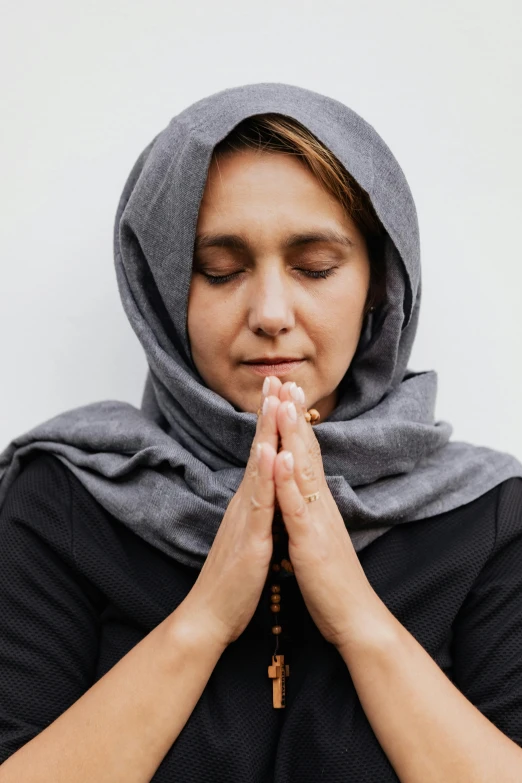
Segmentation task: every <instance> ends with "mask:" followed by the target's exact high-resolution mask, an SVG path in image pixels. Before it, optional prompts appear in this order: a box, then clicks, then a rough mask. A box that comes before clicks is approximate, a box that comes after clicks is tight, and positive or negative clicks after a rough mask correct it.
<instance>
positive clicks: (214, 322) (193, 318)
mask: <svg viewBox="0 0 522 783" xmlns="http://www.w3.org/2000/svg"><path fill="white" fill-rule="evenodd" d="M205 288H206V285H205V283H198V282H197V281H196V280H194V281H193V283H192V285H191V288H190V294H189V301H188V314H187V329H188V333H189V340H190V345H191V349H192V352H193V354H195V355H196V354H197V355H199V356H202V357H204V356H212V355H213V354H215V351H216V350H218V349H219V346H220V345H224V346H226V345H228V344H229V334H230V331H231V326H232V323H231V322H232V319H231V312H232V308H231V307H230V306H227V303H226V301H225V300H221V299H220V298H219V299H218V297H216V296H215V295H213V292H212V291H210V292H208V291H207V290H205Z"/></svg>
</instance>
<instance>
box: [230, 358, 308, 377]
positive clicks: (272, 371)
mask: <svg viewBox="0 0 522 783" xmlns="http://www.w3.org/2000/svg"><path fill="white" fill-rule="evenodd" d="M304 361H305V360H304V359H297V360H296V361H292V362H279V363H278V364H250V363H249V362H243V364H244V366H245V367H248V368H249V369H250V370H252V371H253V372H255V373H257V375H287V373H289V372H291V371H292V370H296V369H297V368H298V367H299V366H300V365H301V364H303V363H304Z"/></svg>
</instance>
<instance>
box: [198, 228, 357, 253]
mask: <svg viewBox="0 0 522 783" xmlns="http://www.w3.org/2000/svg"><path fill="white" fill-rule="evenodd" d="M316 242H331V243H332V242H333V243H335V244H338V245H344V246H345V247H354V246H355V242H354V241H353V240H352V239H350V237H349V236H347V235H346V234H343V233H341V232H339V231H335V230H334V229H325V230H322V231H306V232H305V233H295V234H289V235H288V236H287V237H286V239H285V240H284V242H283V247H284V248H292V247H300V246H302V245H311V244H314V243H316ZM205 247H231V248H234V249H235V250H249V249H250V244H249V242H248V241H247V240H246V239H244V237H242V236H240V235H239V234H198V235H197V236H196V241H195V243H194V249H195V250H202V249H203V248H205Z"/></svg>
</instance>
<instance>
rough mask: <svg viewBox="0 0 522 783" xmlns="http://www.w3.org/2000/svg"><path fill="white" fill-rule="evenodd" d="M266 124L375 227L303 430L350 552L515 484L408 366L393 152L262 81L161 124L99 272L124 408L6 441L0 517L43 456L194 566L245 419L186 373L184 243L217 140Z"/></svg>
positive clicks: (302, 92) (415, 276)
mask: <svg viewBox="0 0 522 783" xmlns="http://www.w3.org/2000/svg"><path fill="white" fill-rule="evenodd" d="M265 112H277V113H280V114H283V115H286V116H289V117H292V118H294V119H296V120H298V121H299V122H301V123H302V124H303V125H305V126H306V127H307V128H308V129H309V130H310V131H311V132H312V133H313V134H314V135H315V136H317V138H318V139H319V140H320V141H321V142H323V144H325V145H326V146H327V147H328V148H329V149H330V150H331V152H333V154H334V155H336V157H337V158H338V159H339V161H340V162H341V163H342V164H343V166H344V167H345V168H346V169H347V171H349V172H350V173H351V174H352V175H353V176H354V178H355V179H356V180H357V182H358V183H359V185H360V186H361V187H362V188H363V189H364V190H366V191H367V192H368V194H369V196H370V199H371V201H372V203H373V206H374V208H375V211H376V213H377V215H378V217H379V219H380V220H381V222H382V224H383V226H384V228H385V230H386V232H387V236H386V243H385V263H386V299H385V302H384V303H383V304H382V305H381V306H379V307H378V309H377V310H376V311H375V312H374V313H371V314H369V315H368V316H367V317H366V319H365V321H364V324H363V329H362V331H361V336H360V340H359V344H358V346H357V350H356V352H355V355H354V357H353V360H352V362H351V364H350V367H349V368H348V370H347V372H346V374H345V377H344V378H343V380H342V382H341V384H340V386H339V398H338V404H337V406H336V408H335V409H334V410H333V412H332V413H331V414H330V415H329V416H328V417H327V419H326V420H325V421H321V422H320V423H319V424H318V425H315V427H314V432H315V434H316V436H317V439H318V441H319V445H320V447H321V451H322V456H323V464H324V469H325V475H326V479H327V482H328V486H329V488H330V490H331V492H332V495H333V497H334V499H335V501H336V503H337V505H338V507H339V510H340V512H341V514H342V516H343V519H344V520H345V523H346V526H347V529H348V531H349V533H350V536H351V538H352V542H353V544H354V547H355V549H356V551H360V550H361V549H363V548H364V547H365V546H368V545H369V544H370V543H371V542H372V541H374V540H375V539H377V538H378V537H379V536H381V535H383V534H385V533H386V532H387V531H388V530H390V529H391V528H392V527H393V526H394V525H397V524H402V523H404V522H411V521H415V520H422V519H425V518H427V517H430V516H433V515H436V514H440V513H442V512H445V511H449V510H451V509H454V508H457V507H459V506H461V505H463V504H465V503H468V502H470V501H472V500H474V499H475V498H477V497H479V496H480V495H482V494H484V493H485V492H487V491H488V490H489V489H491V488H493V487H495V486H496V485H498V484H499V483H501V482H502V481H504V480H505V479H508V478H511V477H513V476H522V464H521V463H520V462H519V461H518V460H517V459H516V458H515V457H514V456H512V455H510V454H507V453H504V452H499V451H496V450H493V449H490V448H487V447H483V446H475V445H472V444H469V443H464V442H454V441H450V437H451V434H452V431H453V429H452V427H451V425H450V424H449V423H448V422H445V421H435V402H436V394H437V374H436V372H435V371H433V370H429V371H424V372H416V371H413V370H410V369H408V368H407V363H408V360H409V358H410V354H411V349H412V345H413V340H414V338H415V333H416V330H417V324H418V318H419V307H420V300H421V268H420V248H419V232H418V223H417V215H416V210H415V205H414V202H413V198H412V195H411V192H410V189H409V186H408V183H407V182H406V179H405V176H404V174H403V172H402V170H401V168H400V166H399V164H398V163H397V161H396V160H395V158H394V156H393V155H392V153H391V151H390V150H389V148H388V147H387V145H386V144H385V143H384V141H383V140H382V139H381V138H380V136H379V135H378V134H377V133H376V131H375V130H374V129H373V128H372V127H371V126H370V125H369V124H368V123H367V122H366V121H365V120H363V119H362V118H361V117H360V116H359V115H358V114H356V113H355V112H354V111H352V110H351V109H350V108H348V107H347V106H345V105H344V104H342V103H340V102H339V101H337V100H334V99H333V98H330V97H326V96H324V95H321V94H319V93H316V92H313V91H311V90H307V89H304V88H301V87H297V86H293V85H288V84H281V83H261V84H248V85H244V86H240V87H234V88H230V89H227V90H223V91H221V92H218V93H215V94H213V95H210V96H208V97H206V98H204V99H202V100H199V101H197V102H196V103H194V104H193V105H191V106H189V107H188V108H186V109H185V110H184V111H182V112H181V113H180V114H178V115H177V116H175V117H174V118H173V119H172V120H171V121H170V123H169V124H168V125H167V127H166V128H165V129H164V130H163V131H161V132H160V133H159V134H157V135H156V136H155V138H154V139H153V140H152V141H151V142H150V143H149V144H148V145H147V147H146V148H145V149H144V150H143V152H142V153H141V155H140V156H139V157H138V159H137V161H136V163H135V165H134V167H133V168H132V171H131V173H130V175H129V177H128V179H127V182H126V184H125V186H124V189H123V193H122V195H121V197H120V201H119V204H118V208H117V214H116V220H115V224H114V261H115V267H116V277H117V283H118V287H119V291H120V295H121V299H122V303H123V307H124V310H125V312H126V314H127V317H128V319H129V321H130V323H131V325H132V328H133V329H134V331H135V332H136V335H137V336H138V339H139V340H140V342H141V345H142V346H143V349H144V351H145V354H146V357H147V362H148V367H149V370H148V374H147V377H146V380H145V387H144V392H143V398H142V402H141V407H140V409H138V408H136V407H135V406H133V405H131V404H130V403H127V402H122V401H115V400H105V401H101V402H95V403H92V404H90V405H85V406H82V407H79V408H74V409H72V410H69V411H65V412H63V413H61V414H59V415H58V416H55V417H54V418H51V419H49V420H48V421H46V422H44V423H42V424H40V425H38V426H36V427H34V428H33V429H31V430H30V431H28V432H26V433H25V434H22V435H20V436H18V437H16V438H15V439H14V440H12V441H11V443H9V444H8V446H7V447H6V448H5V449H4V451H3V452H2V453H1V454H0V507H1V506H2V504H3V502H4V500H5V497H6V495H7V493H8V491H9V488H10V486H11V485H12V483H13V482H14V480H15V479H16V477H17V475H18V474H19V472H20V470H21V468H22V465H23V462H24V459H25V458H26V457H27V456H28V455H29V454H32V453H33V452H35V451H43V452H50V453H51V454H53V455H55V456H56V457H57V458H58V459H59V460H60V461H61V462H62V463H63V464H64V465H66V466H67V467H68V468H69V469H70V470H71V471H72V472H73V473H74V475H75V476H76V477H77V478H78V479H79V480H80V482H81V483H82V484H83V485H84V486H85V487H86V489H87V490H88V491H89V492H90V493H91V494H92V496H93V497H94V498H95V499H96V500H97V501H98V502H99V503H100V504H101V505H102V506H103V507H104V508H105V509H106V510H107V511H108V512H109V513H110V514H112V515H113V516H114V517H116V518H117V519H118V520H119V521H120V522H121V523H122V524H123V525H126V526H128V527H130V528H131V529H132V530H133V531H134V532H135V533H136V534H137V535H139V536H140V537H142V538H143V539H145V540H146V541H148V542H149V543H150V544H152V545H153V546H155V547H157V548H159V549H161V550H162V551H164V552H165V553H166V554H167V555H169V556H170V557H172V558H173V559H175V560H177V561H179V562H180V563H184V564H186V565H189V566H192V567H195V568H198V569H199V568H201V566H202V564H203V563H204V561H205V558H206V556H207V554H208V551H209V549H210V547H211V546H212V543H213V540H214V537H215V534H216V532H217V530H218V527H219V525H220V522H221V520H222V518H223V515H224V513H225V510H226V508H227V505H228V503H229V502H230V499H231V498H232V496H233V494H234V493H235V492H236V491H237V489H238V487H239V484H240V482H241V480H242V478H243V475H244V469H245V466H246V463H247V461H248V458H249V452H250V447H251V444H252V440H253V438H254V434H255V429H256V416H255V414H253V413H247V412H244V411H241V410H237V408H236V407H234V406H233V405H232V404H231V403H230V402H228V401H227V400H226V399H224V398H223V397H221V396H220V395H219V394H217V393H216V392H214V391H213V390H212V389H210V388H208V386H207V385H206V384H205V382H204V381H203V379H202V378H201V376H200V375H199V373H198V371H197V368H196V366H195V364H194V362H193V360H192V356H191V351H190V342H189V336H188V333H187V306H188V292H189V286H190V280H191V273H192V254H193V247H194V238H195V230H196V223H197V217H198V210H199V206H200V202H201V197H202V194H203V190H204V187H205V183H206V178H207V173H208V167H209V164H210V161H211V156H212V152H213V149H214V147H215V145H216V144H217V143H218V142H219V141H221V140H222V139H223V138H224V137H225V136H226V135H227V134H228V133H229V132H230V131H231V130H232V129H233V128H234V127H235V126H236V125H237V124H238V123H239V122H241V121H242V120H244V119H245V118H247V117H250V116H252V115H256V114H262V113H265ZM305 391H306V390H305Z"/></svg>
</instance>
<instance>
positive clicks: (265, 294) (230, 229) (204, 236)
mask: <svg viewBox="0 0 522 783" xmlns="http://www.w3.org/2000/svg"><path fill="white" fill-rule="evenodd" d="M319 235H323V236H322V238H321V236H319ZM323 270H329V272H327V275H328V276H326V277H320V276H318V275H317V274H315V273H317V272H320V271H323ZM207 275H208V276H210V275H212V276H213V277H214V278H216V277H224V276H228V275H231V276H232V277H230V278H228V279H225V280H223V281H219V280H215V279H214V280H213V279H210V278H209V277H207ZM369 282H370V262H369V258H368V253H367V248H366V243H365V240H364V237H363V235H362V234H361V232H360V231H359V230H358V228H357V227H356V225H355V223H354V222H353V221H352V220H351V219H350V218H349V217H348V216H347V215H346V214H345V212H344V210H343V208H342V207H341V205H340V204H339V202H338V201H337V200H336V199H335V198H333V196H331V195H330V194H329V193H328V192H327V191H326V190H325V189H324V188H323V187H322V186H321V185H320V184H319V182H318V181H317V179H316V178H315V177H314V175H313V174H312V173H311V172H310V171H308V169H306V168H305V166H304V165H303V164H302V163H300V162H299V161H298V159H296V158H295V157H293V156H290V155H286V154H282V153H273V152H262V153H259V152H255V151H253V150H245V151H240V152H234V153H228V154H227V155H226V157H221V158H220V159H219V164H217V163H216V162H215V161H214V162H213V163H212V165H211V166H210V168H209V173H208V178H207V183H206V187H205V191H204V194H203V198H202V201H201V206H200V210H199V216H198V222H197V229H196V246H195V253H194V264H193V274H192V281H191V286H190V294H189V305H188V332H189V339H190V345H191V350H192V356H193V358H194V362H195V364H196V367H197V369H198V371H199V373H200V375H201V376H202V378H203V379H204V381H205V382H206V384H207V386H209V387H210V388H211V389H213V390H214V391H215V392H217V393H218V394H220V395H221V396H222V397H224V398H225V399H227V400H228V401H229V402H230V403H231V404H232V405H234V406H235V407H236V408H237V409H239V410H243V411H248V412H251V413H255V412H256V411H257V409H258V407H259V402H260V394H261V387H262V385H263V381H264V376H265V375H276V374H277V375H279V378H280V380H281V382H282V383H285V382H286V381H295V382H296V383H297V384H298V385H300V386H302V387H303V389H304V392H305V395H306V404H307V406H308V407H309V408H310V407H314V408H317V410H318V411H319V413H320V414H321V420H323V421H324V419H325V418H326V417H327V416H328V415H329V414H330V413H331V412H332V411H333V409H334V408H335V406H336V404H337V394H336V389H337V386H338V384H339V382H340V381H341V379H342V378H343V376H344V374H345V373H346V370H347V369H348V367H349V365H350V362H351V360H352V357H353V355H354V353H355V350H356V348H357V343H358V341H359V336H360V332H361V328H362V322H363V318H364V312H363V311H364V305H365V302H366V297H367V293H368V287H369ZM266 357H268V358H269V359H272V358H274V357H282V358H293V359H297V360H300V363H298V364H297V363H296V364H293V365H290V366H286V367H285V366H282V367H281V368H280V372H277V371H276V369H274V368H270V367H267V368H263V367H259V366H258V367H257V370H256V368H255V365H252V364H249V362H252V360H259V359H262V358H266Z"/></svg>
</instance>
